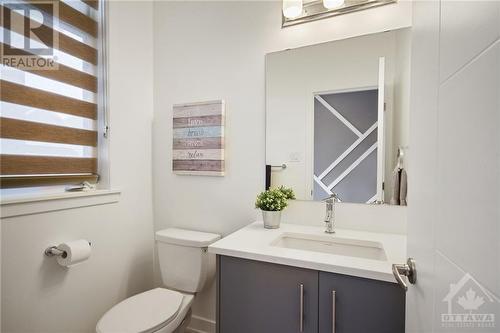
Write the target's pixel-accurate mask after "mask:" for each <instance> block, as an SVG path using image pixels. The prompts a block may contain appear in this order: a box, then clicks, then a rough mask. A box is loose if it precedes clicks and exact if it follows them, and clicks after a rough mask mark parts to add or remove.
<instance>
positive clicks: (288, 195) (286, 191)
mask: <svg viewBox="0 0 500 333" xmlns="http://www.w3.org/2000/svg"><path fill="white" fill-rule="evenodd" d="M278 189H279V190H280V191H281V192H282V193H283V194H284V195H285V197H286V198H287V199H288V200H295V192H293V189H292V188H289V187H285V186H283V185H281V186H280V187H278Z"/></svg>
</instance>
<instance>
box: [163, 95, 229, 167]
mask: <svg viewBox="0 0 500 333" xmlns="http://www.w3.org/2000/svg"><path fill="white" fill-rule="evenodd" d="M224 113H225V106H224V101H222V100H218V101H210V102H201V103H189V104H176V105H174V106H173V152H172V170H173V172H174V173H176V174H181V175H202V176H223V175H224Z"/></svg>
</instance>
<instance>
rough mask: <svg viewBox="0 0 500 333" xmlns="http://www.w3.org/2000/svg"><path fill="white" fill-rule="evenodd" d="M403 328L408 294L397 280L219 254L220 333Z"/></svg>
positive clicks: (381, 332)
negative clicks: (367, 277)
mask: <svg viewBox="0 0 500 333" xmlns="http://www.w3.org/2000/svg"><path fill="white" fill-rule="evenodd" d="M333 323H335V330H333V328H332V324H333ZM404 330H405V293H404V290H403V289H401V288H400V287H399V286H398V285H397V284H395V283H390V282H384V281H377V280H371V279H365V278H359V277H353V276H348V275H341V274H334V273H326V272H319V271H316V270H310V269H304V268H298V267H292V266H285V265H279V264H271V263H267V262H260V261H254V260H247V259H241V258H235V257H229V256H222V255H218V256H217V332H218V333H236V332H237V333H295V332H297V333H317V332H319V333H332V332H334V333H367V332H370V333H401V332H404Z"/></svg>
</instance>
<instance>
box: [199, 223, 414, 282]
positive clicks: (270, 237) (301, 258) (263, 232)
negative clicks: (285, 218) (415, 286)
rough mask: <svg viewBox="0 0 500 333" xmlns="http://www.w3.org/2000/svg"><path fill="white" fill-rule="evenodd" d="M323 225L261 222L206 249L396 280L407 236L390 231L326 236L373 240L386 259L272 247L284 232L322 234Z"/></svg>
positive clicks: (339, 231)
mask: <svg viewBox="0 0 500 333" xmlns="http://www.w3.org/2000/svg"><path fill="white" fill-rule="evenodd" d="M324 230H325V228H324V227H323V226H305V225H297V224H286V223H281V226H280V228H279V229H265V228H264V226H263V223H262V222H261V221H258V222H254V223H252V224H249V225H248V226H246V227H244V228H242V229H240V230H238V231H236V232H234V233H232V234H230V235H228V236H226V237H224V238H223V239H221V240H219V241H217V242H215V243H213V244H212V245H210V246H209V247H208V252H210V253H214V254H219V255H226V256H231V257H238V258H244V259H251V260H258V261H265V262H270V263H275V264H281V265H288V266H295V267H302V268H308V269H314V270H318V271H324V272H331V273H339V274H345V275H351V276H358V277H363V278H368V279H375V280H381V281H388V282H393V283H396V280H395V279H394V276H393V275H392V264H393V263H405V262H406V236H404V235H398V234H390V233H377V232H365V231H359V230H349V229H338V228H336V229H335V234H333V235H331V236H330V235H328V236H329V237H332V238H335V237H338V238H344V239H357V240H366V241H374V242H379V243H380V244H382V246H383V248H384V251H385V254H386V257H387V260H373V259H365V258H358V257H350V256H342V255H334V254H329V253H322V252H312V251H306V250H296V249H291V248H284V247H277V246H272V245H271V243H272V242H273V241H275V240H276V239H278V238H279V237H280V236H281V235H282V234H284V233H300V234H307V235H313V236H322V237H325V235H327V234H325V233H324Z"/></svg>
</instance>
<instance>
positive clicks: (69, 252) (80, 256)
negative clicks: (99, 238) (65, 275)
mask: <svg viewBox="0 0 500 333" xmlns="http://www.w3.org/2000/svg"><path fill="white" fill-rule="evenodd" d="M57 248H58V249H59V250H61V251H64V253H63V254H62V255H61V256H58V257H57V263H58V264H59V265H61V266H65V267H71V266H75V265H77V264H80V263H81V262H82V261H85V260H87V259H88V258H89V257H90V252H91V248H90V243H89V242H88V241H87V240H85V239H79V240H76V241H72V242H67V243H62V244H59V245H58V246H57Z"/></svg>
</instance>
